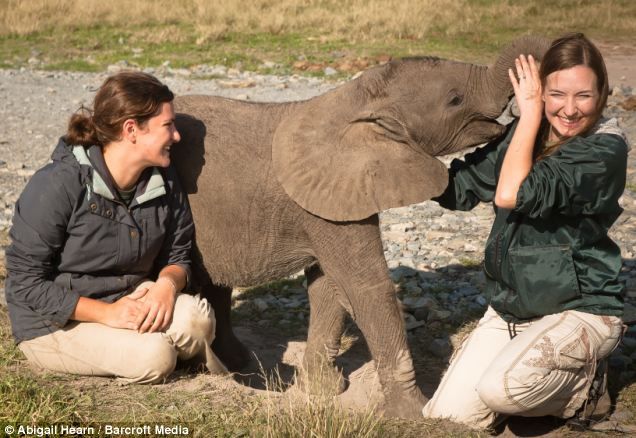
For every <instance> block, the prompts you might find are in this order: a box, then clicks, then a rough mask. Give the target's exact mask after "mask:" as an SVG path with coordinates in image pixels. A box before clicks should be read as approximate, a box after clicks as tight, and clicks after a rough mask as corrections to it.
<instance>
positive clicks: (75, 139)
mask: <svg viewBox="0 0 636 438" xmlns="http://www.w3.org/2000/svg"><path fill="white" fill-rule="evenodd" d="M66 143H67V144H70V145H82V146H91V145H94V144H97V143H98V141H97V131H96V129H95V124H94V123H93V118H92V116H91V113H90V111H89V110H88V109H87V108H84V107H82V108H80V109H79V110H78V111H77V112H76V113H75V114H73V115H72V116H71V119H70V120H69V122H68V129H67V133H66Z"/></svg>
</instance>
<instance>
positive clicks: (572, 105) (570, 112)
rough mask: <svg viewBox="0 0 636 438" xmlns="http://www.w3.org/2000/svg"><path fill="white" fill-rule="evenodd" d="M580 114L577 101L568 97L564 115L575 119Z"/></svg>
mask: <svg viewBox="0 0 636 438" xmlns="http://www.w3.org/2000/svg"><path fill="white" fill-rule="evenodd" d="M577 112H578V108H577V106H576V99H575V98H574V97H568V98H567V99H566V100H565V105H564V107H563V113H564V114H565V116H566V117H574V116H575V115H576V113H577Z"/></svg>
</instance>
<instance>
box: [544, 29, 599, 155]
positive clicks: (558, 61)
mask: <svg viewBox="0 0 636 438" xmlns="http://www.w3.org/2000/svg"><path fill="white" fill-rule="evenodd" d="M578 65H584V66H586V67H589V68H590V69H592V71H593V72H594V74H595V75H596V88H597V91H598V95H599V99H598V102H597V104H596V112H595V114H594V116H593V117H592V118H591V121H590V124H589V126H587V127H586V131H587V130H589V129H591V128H592V127H593V126H594V125H595V124H596V122H597V121H598V119H600V118H601V115H602V114H603V109H604V108H605V105H606V104H607V96H608V95H609V81H608V78H607V69H606V68H605V62H604V61H603V55H601V52H600V51H599V50H598V48H597V47H596V46H595V45H594V44H593V43H592V42H591V41H590V40H589V39H587V38H586V37H585V35H583V34H582V33H569V34H566V35H563V36H562V37H560V38H557V39H556V40H554V41H553V42H552V44H551V45H550V48H549V49H548V51H547V52H546V53H545V55H544V57H543V59H542V60H541V65H540V67H539V78H540V79H541V86H542V87H543V88H544V89H545V85H546V80H547V77H548V76H549V75H550V74H551V73H554V72H556V71H560V70H566V69H569V68H572V67H576V66H578ZM549 130H550V125H549V124H548V123H545V121H544V123H543V124H542V128H541V138H542V141H541V149H540V150H539V151H538V156H537V159H541V158H544V157H546V156H547V155H550V154H551V153H553V152H554V151H556V150H557V149H558V147H559V146H561V145H562V144H563V143H564V142H565V141H567V139H565V140H563V141H560V142H557V143H555V144H550V145H548V144H547V138H548V133H549ZM583 134H585V132H583Z"/></svg>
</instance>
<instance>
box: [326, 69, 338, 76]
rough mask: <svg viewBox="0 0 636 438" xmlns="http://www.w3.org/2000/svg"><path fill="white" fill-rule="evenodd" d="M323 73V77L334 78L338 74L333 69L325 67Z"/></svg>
mask: <svg viewBox="0 0 636 438" xmlns="http://www.w3.org/2000/svg"><path fill="white" fill-rule="evenodd" d="M323 73H324V74H325V76H334V75H337V74H338V70H336V69H335V68H333V67H325V69H324V70H323Z"/></svg>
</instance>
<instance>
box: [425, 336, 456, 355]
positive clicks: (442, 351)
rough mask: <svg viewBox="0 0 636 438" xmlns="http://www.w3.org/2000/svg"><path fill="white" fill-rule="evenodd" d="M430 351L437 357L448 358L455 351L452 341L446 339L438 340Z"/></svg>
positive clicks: (433, 343)
mask: <svg viewBox="0 0 636 438" xmlns="http://www.w3.org/2000/svg"><path fill="white" fill-rule="evenodd" d="M428 351H429V352H430V353H431V354H432V355H433V356H435V357H442V358H444V357H447V356H449V355H450V354H451V352H452V351H453V347H452V346H451V344H450V341H449V340H448V339H446V338H436V339H433V341H432V342H431V343H430V344H429V346H428Z"/></svg>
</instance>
